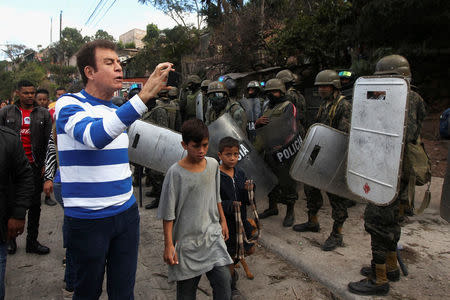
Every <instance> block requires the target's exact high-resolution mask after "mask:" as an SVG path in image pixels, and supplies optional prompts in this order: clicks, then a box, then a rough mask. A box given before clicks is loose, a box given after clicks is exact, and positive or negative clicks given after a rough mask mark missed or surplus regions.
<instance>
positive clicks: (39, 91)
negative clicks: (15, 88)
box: [36, 89, 50, 96]
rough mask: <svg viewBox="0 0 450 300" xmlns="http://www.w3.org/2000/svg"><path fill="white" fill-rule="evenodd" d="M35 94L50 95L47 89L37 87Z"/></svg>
mask: <svg viewBox="0 0 450 300" xmlns="http://www.w3.org/2000/svg"><path fill="white" fill-rule="evenodd" d="M37 94H46V95H47V96H49V95H50V93H49V92H48V90H46V89H38V90H37V91H36V95H37Z"/></svg>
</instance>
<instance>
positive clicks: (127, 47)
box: [124, 42, 136, 49]
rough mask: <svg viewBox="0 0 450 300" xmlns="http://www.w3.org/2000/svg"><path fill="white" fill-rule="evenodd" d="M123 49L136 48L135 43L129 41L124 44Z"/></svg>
mask: <svg viewBox="0 0 450 300" xmlns="http://www.w3.org/2000/svg"><path fill="white" fill-rule="evenodd" d="M124 47H125V49H136V44H135V43H134V42H129V43H126V44H125V45H124Z"/></svg>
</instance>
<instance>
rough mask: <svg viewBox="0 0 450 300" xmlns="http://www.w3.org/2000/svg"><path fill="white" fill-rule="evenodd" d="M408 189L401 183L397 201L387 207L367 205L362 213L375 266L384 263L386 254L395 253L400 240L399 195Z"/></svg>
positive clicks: (406, 183) (405, 184)
mask: <svg viewBox="0 0 450 300" xmlns="http://www.w3.org/2000/svg"><path fill="white" fill-rule="evenodd" d="M407 188H408V182H405V181H401V183H400V191H399V196H398V197H397V199H395V200H394V202H392V203H391V204H389V205H387V206H377V205H374V204H371V203H369V204H367V207H366V210H365V212H364V227H365V229H366V231H367V232H368V233H369V234H370V240H371V246H372V259H373V261H374V262H375V263H376V264H384V263H386V253H387V252H388V251H396V249H397V242H398V241H399V239H400V233H401V228H400V225H399V205H400V202H401V195H402V194H404V193H405V190H406V189H407Z"/></svg>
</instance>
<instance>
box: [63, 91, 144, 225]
mask: <svg viewBox="0 0 450 300" xmlns="http://www.w3.org/2000/svg"><path fill="white" fill-rule="evenodd" d="M146 111H147V107H146V105H145V104H144V103H143V102H142V100H141V99H140V98H139V96H137V95H136V96H134V97H133V98H132V99H130V101H128V102H126V103H125V104H124V105H122V106H121V107H120V108H117V106H115V105H114V104H112V103H111V101H105V100H101V99H98V98H95V97H93V96H91V95H89V94H88V93H87V92H86V91H85V90H82V91H81V92H80V93H77V94H70V95H69V94H67V95H64V96H62V97H61V98H59V100H58V102H56V110H55V114H56V133H57V135H58V154H59V166H60V172H61V184H62V186H61V188H62V197H63V201H64V213H65V215H67V216H69V217H74V218H81V219H97V218H105V217H109V216H114V215H117V214H119V213H121V212H123V211H125V210H126V209H128V208H129V207H131V205H133V204H134V203H135V202H136V199H135V197H134V195H133V188H132V185H131V181H132V180H131V170H130V165H129V159H128V136H127V134H126V132H125V130H126V128H127V127H128V126H130V125H131V124H132V123H133V122H134V121H135V120H137V119H138V118H140V116H141V115H142V114H143V113H144V112H146Z"/></svg>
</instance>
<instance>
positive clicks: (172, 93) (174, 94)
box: [169, 86, 178, 97]
mask: <svg viewBox="0 0 450 300" xmlns="http://www.w3.org/2000/svg"><path fill="white" fill-rule="evenodd" d="M169 97H178V88H177V87H175V86H173V87H172V88H171V89H170V90H169Z"/></svg>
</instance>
